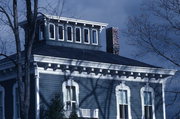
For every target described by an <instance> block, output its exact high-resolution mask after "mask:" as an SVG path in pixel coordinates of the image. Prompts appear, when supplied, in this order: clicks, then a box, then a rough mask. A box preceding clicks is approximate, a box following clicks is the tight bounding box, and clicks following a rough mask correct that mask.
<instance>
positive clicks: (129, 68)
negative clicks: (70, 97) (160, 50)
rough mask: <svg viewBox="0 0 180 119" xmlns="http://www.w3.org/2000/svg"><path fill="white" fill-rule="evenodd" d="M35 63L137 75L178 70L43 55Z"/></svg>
mask: <svg viewBox="0 0 180 119" xmlns="http://www.w3.org/2000/svg"><path fill="white" fill-rule="evenodd" d="M34 61H38V62H44V63H55V64H56V63H57V64H65V65H73V66H82V67H91V68H102V69H109V70H111V69H112V70H118V71H129V72H137V73H155V74H167V75H174V74H175V73H176V70H172V69H163V68H151V67H140V66H127V65H118V64H110V63H102V62H94V61H87V60H78V59H69V58H60V57H52V56H43V55H34Z"/></svg>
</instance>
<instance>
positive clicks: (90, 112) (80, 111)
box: [65, 108, 99, 119]
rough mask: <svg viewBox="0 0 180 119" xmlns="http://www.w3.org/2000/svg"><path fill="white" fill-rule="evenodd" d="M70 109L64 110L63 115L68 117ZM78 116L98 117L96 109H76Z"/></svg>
mask: <svg viewBox="0 0 180 119" xmlns="http://www.w3.org/2000/svg"><path fill="white" fill-rule="evenodd" d="M71 112H72V111H65V116H66V117H69V115H70V114H71ZM77 115H78V117H84V118H96V119H98V118H99V110H98V109H81V108H80V109H78V110H77Z"/></svg>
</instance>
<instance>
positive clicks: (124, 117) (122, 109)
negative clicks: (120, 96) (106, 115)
mask: <svg viewBox="0 0 180 119" xmlns="http://www.w3.org/2000/svg"><path fill="white" fill-rule="evenodd" d="M119 114H120V116H119V117H120V119H128V105H119Z"/></svg>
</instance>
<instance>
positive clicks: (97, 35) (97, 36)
mask: <svg viewBox="0 0 180 119" xmlns="http://www.w3.org/2000/svg"><path fill="white" fill-rule="evenodd" d="M93 31H96V41H97V43H93ZM98 38H99V34H98V30H97V29H94V28H93V29H92V30H91V41H92V44H93V45H98V44H99V39H98Z"/></svg>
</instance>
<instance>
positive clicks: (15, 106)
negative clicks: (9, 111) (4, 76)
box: [13, 83, 20, 119]
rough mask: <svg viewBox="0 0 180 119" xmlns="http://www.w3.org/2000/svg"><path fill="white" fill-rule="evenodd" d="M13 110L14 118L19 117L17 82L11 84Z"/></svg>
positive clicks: (17, 118) (18, 118)
mask: <svg viewBox="0 0 180 119" xmlns="http://www.w3.org/2000/svg"><path fill="white" fill-rule="evenodd" d="M13 110H14V113H13V114H14V116H13V117H14V119H20V101H19V93H18V83H15V84H14V86H13Z"/></svg>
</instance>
